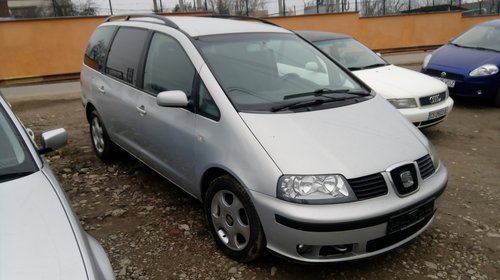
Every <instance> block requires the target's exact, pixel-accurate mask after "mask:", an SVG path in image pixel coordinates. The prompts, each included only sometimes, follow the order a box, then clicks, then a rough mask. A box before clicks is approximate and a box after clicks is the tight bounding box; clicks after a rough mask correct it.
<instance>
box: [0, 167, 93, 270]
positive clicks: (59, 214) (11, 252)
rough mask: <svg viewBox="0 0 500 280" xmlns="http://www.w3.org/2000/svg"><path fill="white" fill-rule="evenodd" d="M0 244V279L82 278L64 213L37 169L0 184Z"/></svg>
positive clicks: (79, 261) (79, 257)
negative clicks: (27, 174) (29, 173)
mask: <svg viewBox="0 0 500 280" xmlns="http://www.w3.org/2000/svg"><path fill="white" fill-rule="evenodd" d="M62 199H64V198H62ZM0 248H1V250H0V279H47V280H49V279H50V280H56V279H61V280H66V279H75V280H80V279H82V280H83V279H87V273H86V270H85V266H84V264H83V260H82V257H81V255H80V249H79V246H78V243H77V241H76V239H75V235H74V234H73V229H72V227H71V225H70V222H69V220H68V217H67V213H66V212H65V210H64V208H63V207H62V204H61V202H60V198H59V197H58V196H57V194H56V191H55V190H54V188H53V186H52V184H51V183H50V181H49V180H48V179H47V177H46V176H45V174H44V173H42V172H41V171H40V172H36V173H33V174H31V175H29V176H25V177H22V178H19V179H16V180H11V181H7V182H3V183H0Z"/></svg>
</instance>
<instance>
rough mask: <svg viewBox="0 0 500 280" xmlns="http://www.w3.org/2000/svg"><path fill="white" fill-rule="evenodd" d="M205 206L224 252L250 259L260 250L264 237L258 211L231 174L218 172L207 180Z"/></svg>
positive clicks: (211, 227)
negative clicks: (213, 178)
mask: <svg viewBox="0 0 500 280" xmlns="http://www.w3.org/2000/svg"><path fill="white" fill-rule="evenodd" d="M204 210H205V218H206V222H207V225H208V227H209V229H210V233H211V234H212V236H213V237H214V239H215V242H216V243H217V245H218V246H219V248H220V249H221V250H222V251H223V252H224V253H225V254H226V255H228V256H229V257H231V258H232V259H234V260H237V261H239V262H251V261H253V260H255V259H257V258H259V257H260V256H261V255H262V254H263V252H264V249H265V244H266V239H265V235H264V231H263V229H262V226H261V223H260V220H259V217H258V215H257V211H256V210H255V207H254V206H253V203H252V201H251V199H250V196H249V195H248V193H247V192H246V191H245V189H244V188H243V187H242V186H241V184H240V183H239V182H238V181H236V180H235V179H234V178H233V177H231V176H229V175H226V176H221V177H218V178H216V179H215V180H213V181H212V182H211V183H210V185H209V187H208V189H207V192H206V196H205V200H204Z"/></svg>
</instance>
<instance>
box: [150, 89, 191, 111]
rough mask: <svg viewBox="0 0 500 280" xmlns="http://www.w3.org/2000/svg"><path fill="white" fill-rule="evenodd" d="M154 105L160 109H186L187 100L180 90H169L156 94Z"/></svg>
mask: <svg viewBox="0 0 500 280" xmlns="http://www.w3.org/2000/svg"><path fill="white" fill-rule="evenodd" d="M156 104H158V106H162V107H187V106H188V104H189V100H188V98H187V95H186V93H185V92H184V91H182V90H169V91H162V92H160V93H158V96H157V97H156Z"/></svg>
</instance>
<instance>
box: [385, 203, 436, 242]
mask: <svg viewBox="0 0 500 280" xmlns="http://www.w3.org/2000/svg"><path fill="white" fill-rule="evenodd" d="M433 213H434V200H431V201H429V202H426V203H425V204H423V205H420V206H418V207H416V208H413V209H411V210H409V211H406V212H404V213H401V214H399V215H396V216H393V217H391V218H390V219H389V223H388V224H387V234H392V233H395V232H399V231H403V230H405V229H407V228H409V227H411V226H413V225H414V224H416V223H419V222H421V221H423V220H424V219H426V218H428V217H429V216H431V215H432V214H433Z"/></svg>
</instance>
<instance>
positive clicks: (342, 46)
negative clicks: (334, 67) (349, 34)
mask: <svg viewBox="0 0 500 280" xmlns="http://www.w3.org/2000/svg"><path fill="white" fill-rule="evenodd" d="M314 44H315V45H316V46H318V48H320V49H321V50H322V51H324V52H325V53H326V54H328V55H330V56H331V57H333V58H334V59H335V60H337V61H338V62H340V63H342V64H343V65H344V66H345V67H347V68H349V70H353V71H354V70H361V69H368V68H375V67H380V66H384V65H387V62H386V61H385V60H383V59H382V58H381V57H380V56H378V55H377V54H376V53H374V52H373V51H372V50H370V49H369V48H368V47H366V46H365V45H363V44H361V43H360V42H358V41H357V40H355V39H353V38H342V39H335V40H328V41H317V42H314Z"/></svg>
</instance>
